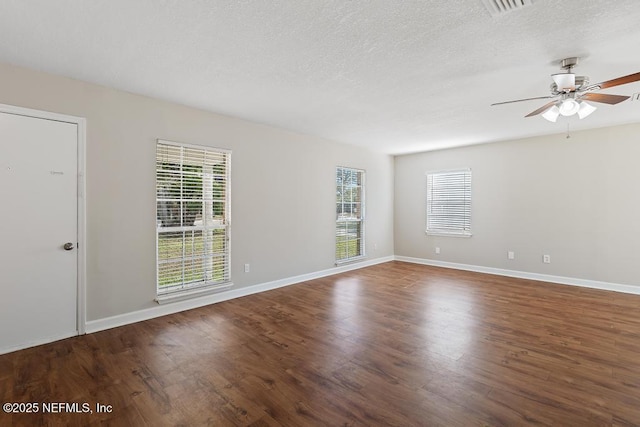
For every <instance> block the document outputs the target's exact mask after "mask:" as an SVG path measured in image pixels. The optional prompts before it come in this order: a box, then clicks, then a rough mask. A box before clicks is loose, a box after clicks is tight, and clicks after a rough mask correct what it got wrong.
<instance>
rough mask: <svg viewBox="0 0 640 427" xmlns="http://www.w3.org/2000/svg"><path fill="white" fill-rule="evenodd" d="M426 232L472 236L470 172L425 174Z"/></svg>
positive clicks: (467, 170)
mask: <svg viewBox="0 0 640 427" xmlns="http://www.w3.org/2000/svg"><path fill="white" fill-rule="evenodd" d="M427 233H428V234H442V235H458V236H471V169H458V170H449V171H437V172H428V173H427Z"/></svg>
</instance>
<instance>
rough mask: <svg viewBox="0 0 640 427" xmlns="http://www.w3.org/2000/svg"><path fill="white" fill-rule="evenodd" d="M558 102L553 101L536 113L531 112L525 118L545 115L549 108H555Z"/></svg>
mask: <svg viewBox="0 0 640 427" xmlns="http://www.w3.org/2000/svg"><path fill="white" fill-rule="evenodd" d="M556 102H557V101H551V102H549V103H547V104H544V105H543V106H542V107H540V108H538V109H537V110H535V111H532V112H530V113H529V114H527V115H526V116H525V117H531V116H537V115H538V114H540V113H544V112H545V111H547V110H548V109H549V108H551V107H553V105H554V104H555V103H556Z"/></svg>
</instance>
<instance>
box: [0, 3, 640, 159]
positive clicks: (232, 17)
mask: <svg viewBox="0 0 640 427" xmlns="http://www.w3.org/2000/svg"><path fill="white" fill-rule="evenodd" d="M532 3H533V4H532V5H531V6H527V7H525V8H522V9H520V10H516V11H512V12H509V13H506V14H504V15H502V16H499V17H492V16H491V15H490V14H489V12H488V11H487V9H486V8H485V7H484V6H483V3H482V1H481V0H466V1H447V0H442V1H429V0H414V1H400V0H397V1H394V0H370V1H364V0H351V1H349V0H335V1H332V0H270V1H264V0H254V1H246V0H229V1H213V0H190V1H187V0H182V1H178V0H174V1H170V0H91V1H87V0H57V1H51V0H14V1H12V0H0V61H1V62H7V63H11V64H16V65H20V66H25V67H28V68H33V69H37V70H42V71H46V72H49V73H54V74H59V75H64V76H69V77H72V78H75V79H79V80H84V81H88V82H93V83H98V84H101V85H105V86H110V87H114V88H117V89H121V90H126V91H129V92H134V93H139V94H143V95H148V96H152V97H155V98H161V99H166V100H170V101H174V102H178V103H181V104H186V105H190V106H194V107H198V108H202V109H205V110H209V111H214V112H218V113H222V114H227V115H231V116H236V117H241V118H244V119H248V120H252V121H256V122H260V123H266V124H271V125H275V126H278V127H282V128H286V129H291V130H294V131H297V132H301V133H305V134H310V135H317V136H322V137H325V138H329V139H333V140H337V141H342V142H346V143H350V144H355V145H361V146H366V147H369V148H371V149H374V150H378V151H383V152H387V153H392V154H401V153H408V152H416V151H425V150H431V149H438V148H445V147H453V146H458V145H467V144H475V143H483V142H491V141H498V140H505V139H512V138H519V137H525V136H532V135H541V134H551V133H561V132H564V131H566V128H567V123H569V124H570V126H571V129H572V130H579V129H587V128H593V127H602V126H608V125H614V124H621V123H629V122H638V121H640V101H633V102H632V101H631V100H628V101H625V102H623V103H621V104H618V105H616V106H609V105H604V104H598V106H599V108H598V110H597V111H596V112H595V113H593V114H592V115H591V116H589V117H588V118H585V119H584V120H578V118H577V117H572V118H561V119H560V120H558V122H557V123H550V122H547V121H546V120H544V119H543V118H541V117H540V116H538V117H532V118H526V119H525V118H524V115H526V114H527V113H529V112H530V111H532V110H535V109H536V108H538V107H539V106H541V105H543V104H544V103H545V101H544V100H540V101H528V102H522V103H517V104H509V105H502V106H495V107H489V105H490V104H491V103H493V102H498V101H507V100H511V99H518V98H528V97H534V96H544V95H548V94H549V84H550V83H551V79H550V77H549V76H550V74H552V73H555V72H558V71H560V68H559V66H558V61H559V60H560V59H562V58H564V57H569V56H579V57H581V58H582V60H581V63H580V64H579V65H578V67H577V68H576V69H575V72H576V74H578V75H588V76H589V77H590V80H591V82H592V83H596V82H600V81H604V80H609V79H611V78H614V77H619V76H621V75H627V74H631V73H635V72H638V71H640V24H639V21H640V1H638V0H618V1H616V2H610V1H593V0H562V1H559V0H532ZM636 92H640V83H633V84H628V85H625V86H619V87H616V88H611V89H606V90H604V91H602V93H614V94H621V95H631V94H633V93H636ZM0 102H1V100H0Z"/></svg>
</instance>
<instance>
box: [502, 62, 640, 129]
mask: <svg viewBox="0 0 640 427" xmlns="http://www.w3.org/2000/svg"><path fill="white" fill-rule="evenodd" d="M577 64H578V58H576V57H572V58H565V59H563V60H562V61H561V62H560V66H561V67H562V69H564V70H565V72H564V73H557V74H552V75H551V78H552V79H553V83H551V95H550V96H538V97H535V98H525V99H516V100H514V101H505V102H496V103H495V104H491V106H494V105H502V104H511V103H513V102H522V101H531V100H534V99H553V101H549V102H548V103H547V104H545V105H543V106H542V107H540V108H538V109H537V110H534V111H532V112H530V113H529V114H527V115H526V116H525V117H531V116H537V115H538V114H542V117H544V118H545V119H547V120H549V121H550V122H555V121H556V120H558V116H560V115H562V116H573V115H574V114H577V115H578V117H579V118H580V119H584V118H585V117H587V116H588V115H589V114H591V113H593V112H594V111H595V110H596V107H595V106H593V105H591V104H590V103H588V102H587V101H590V102H601V103H604V104H610V105H615V104H618V103H619V102H622V101H625V100H627V99H629V97H628V96H622V95H609V94H604V93H596V91H598V90H600V89H607V88H610V87H614V86H619V85H624V84H627V83H633V82H637V81H640V72H639V73H635V74H629V75H628V76H623V77H618V78H616V79H611V80H607V81H605V82H602V83H596V84H589V77H587V76H576V75H575V74H574V73H573V72H572V68H573V67H575V66H576V65H577Z"/></svg>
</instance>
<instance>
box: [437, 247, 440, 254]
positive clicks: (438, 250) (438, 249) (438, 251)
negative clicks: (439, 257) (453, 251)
mask: <svg viewBox="0 0 640 427" xmlns="http://www.w3.org/2000/svg"><path fill="white" fill-rule="evenodd" d="M436 253H437V254H439V253H440V248H439V247H437V246H436Z"/></svg>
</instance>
